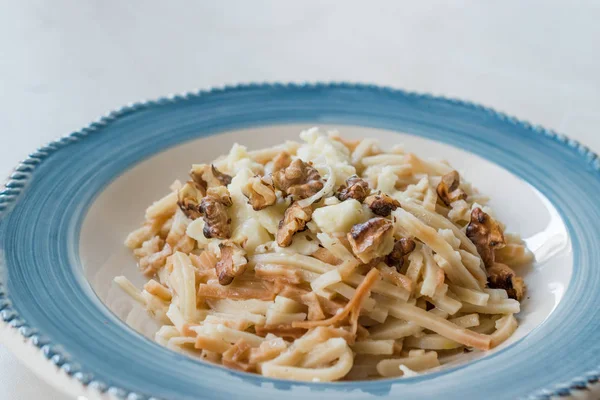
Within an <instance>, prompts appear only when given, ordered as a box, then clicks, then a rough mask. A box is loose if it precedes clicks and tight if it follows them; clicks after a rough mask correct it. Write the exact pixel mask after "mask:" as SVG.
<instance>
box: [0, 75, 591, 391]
mask: <svg viewBox="0 0 600 400" xmlns="http://www.w3.org/2000/svg"><path fill="white" fill-rule="evenodd" d="M319 87H323V88H327V87H332V88H353V89H357V90H370V91H381V92H389V93H399V94H403V95H404V96H409V97H416V98H429V99H436V100H439V101H445V102H448V103H450V104H454V105H459V106H462V107H466V108H469V109H475V110H480V111H483V112H486V113H489V114H491V115H493V116H495V117H496V118H498V119H500V120H502V121H508V122H510V123H512V124H514V125H520V126H522V127H524V128H525V129H527V130H530V131H532V132H534V133H538V134H542V135H545V136H548V137H550V138H552V139H553V140H555V141H557V142H558V143H560V144H562V145H563V146H565V147H567V148H569V149H570V150H571V151H573V152H575V153H577V154H578V155H579V156H580V157H582V158H584V159H585V160H586V161H587V162H588V163H589V164H590V165H592V166H593V168H594V169H596V170H597V171H600V156H598V155H597V154H596V153H594V152H593V151H592V150H591V149H589V148H588V147H587V146H585V145H583V144H581V143H579V142H578V141H576V140H573V139H569V138H568V137H567V136H565V135H563V134H559V133H557V132H555V131H553V130H549V129H546V128H543V127H541V126H539V125H535V126H534V125H532V124H530V123H529V122H527V121H524V120H520V119H517V118H515V117H512V116H509V115H507V114H505V113H502V112H498V111H496V110H494V109H492V108H490V107H486V106H483V105H480V104H476V103H473V102H469V101H465V100H460V99H455V98H448V97H444V96H435V95H432V94H427V93H418V92H412V91H406V90H402V89H396V88H391V87H386V86H378V85H372V84H364V83H348V82H329V83H324V82H315V83H278V82H273V83H240V84H237V85H225V86H222V87H213V88H208V89H197V90H194V91H190V92H185V93H180V94H170V95H168V96H164V97H160V98H157V99H151V100H144V101H139V102H135V103H129V104H127V105H125V106H123V107H121V108H118V109H115V110H113V111H110V112H108V113H107V114H105V115H103V116H101V117H100V118H98V119H97V120H95V121H93V122H91V123H90V124H89V125H88V126H86V127H84V128H82V129H81V130H79V131H76V132H73V133H71V134H68V135H66V136H63V137H60V138H59V139H57V140H54V141H52V142H50V143H49V144H47V145H45V146H42V147H40V148H39V149H38V150H36V151H35V152H33V153H31V154H30V155H29V156H28V157H27V158H26V159H25V160H23V161H21V162H20V163H19V164H18V165H17V166H16V167H15V169H14V170H13V172H12V174H11V175H10V176H9V177H8V179H7V180H6V182H5V183H4V185H3V188H2V190H0V219H2V217H3V216H4V215H5V214H7V213H8V212H9V211H10V209H11V206H12V205H13V204H15V203H16V201H17V199H18V197H19V195H20V194H21V192H22V191H23V189H24V188H25V187H26V186H27V183H28V181H29V178H30V177H31V175H32V173H33V172H34V171H35V169H36V167H37V165H39V164H41V163H42V162H43V161H44V159H45V158H46V157H48V156H49V155H50V154H51V153H53V152H55V151H57V150H59V149H61V148H63V147H65V146H67V145H69V144H71V143H74V142H77V141H79V140H82V139H84V138H85V137H87V136H88V135H90V134H92V133H96V132H98V130H99V129H100V128H102V127H103V126H105V125H108V124H110V123H111V122H112V121H114V120H116V119H118V118H121V117H123V116H125V115H128V114H130V113H133V112H136V111H138V110H142V109H147V108H151V107H158V106H161V105H164V104H170V103H178V102H182V101H185V100H187V99H190V98H196V97H201V96H205V95H210V94H214V93H223V92H232V91H241V90H246V89H252V88H319ZM2 286H3V284H2V280H0V333H1V342H3V343H5V344H7V346H8V347H9V348H10V349H11V350H12V351H13V353H15V354H16V355H17V357H18V358H19V359H20V360H21V361H23V362H24V364H26V365H27V366H28V367H29V368H30V369H32V370H33V371H34V372H35V373H36V374H37V375H39V376H40V377H41V378H42V379H43V380H44V381H46V382H48V383H49V384H50V385H51V386H53V387H55V388H57V389H59V390H61V391H63V392H65V393H66V394H69V395H73V396H85V397H86V398H88V399H92V400H96V399H98V400H106V399H108V398H115V397H116V398H125V397H127V399H128V400H129V399H132V400H133V399H135V400H137V399H145V398H147V397H146V396H144V395H141V394H138V393H135V392H131V391H128V390H124V389H122V388H116V387H111V388H108V390H107V388H106V385H104V383H102V382H98V381H92V380H91V379H87V377H88V376H89V375H88V374H87V373H83V372H81V371H79V368H78V371H75V370H72V371H70V372H66V371H65V370H64V369H63V368H61V365H60V364H62V362H60V361H55V356H57V359H62V355H61V351H60V349H56V348H55V347H54V346H53V345H52V343H51V342H50V341H38V342H37V343H34V341H35V338H39V337H40V336H43V335H39V334H37V333H35V334H34V333H32V332H33V329H35V328H33V329H32V327H29V326H28V325H27V323H26V322H25V321H23V320H22V319H21V318H20V317H19V315H18V313H17V312H16V311H15V310H14V309H13V308H12V307H11V302H10V296H9V295H8V294H6V293H5V292H4V290H3V287H2ZM36 331H37V330H36ZM40 357H42V358H43V359H45V360H42V359H40ZM42 361H43V362H42ZM84 369H85V368H84ZM74 378H75V379H74ZM598 389H600V365H599V366H598V368H597V369H596V370H593V371H588V372H587V373H586V374H585V376H581V377H577V378H574V379H572V380H571V381H570V382H566V383H558V384H556V385H554V386H552V387H548V388H543V389H540V390H538V391H536V392H535V393H531V394H530V395H528V396H527V397H524V398H525V399H528V400H542V399H544V400H545V399H551V398H552V397H560V398H569V397H571V398H573V397H574V396H577V397H580V396H581V395H583V396H585V395H586V394H592V395H593V394H600V390H598ZM586 392H587V393H586ZM149 400H157V399H156V398H153V397H150V398H149Z"/></svg>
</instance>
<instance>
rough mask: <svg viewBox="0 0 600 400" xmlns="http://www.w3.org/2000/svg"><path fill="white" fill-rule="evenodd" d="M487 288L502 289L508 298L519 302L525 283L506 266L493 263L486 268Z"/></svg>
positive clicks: (523, 292) (523, 293)
mask: <svg viewBox="0 0 600 400" xmlns="http://www.w3.org/2000/svg"><path fill="white" fill-rule="evenodd" d="M487 271H488V275H489V276H488V286H489V287H491V288H495V289H504V290H506V293H508V297H510V298H511V299H515V300H518V301H521V299H522V298H523V296H524V295H525V289H526V287H525V283H524V282H523V279H522V278H519V277H517V275H516V274H515V271H513V270H512V269H511V268H510V267H509V266H508V265H506V264H501V263H495V264H494V265H492V266H491V267H490V268H488V270H487Z"/></svg>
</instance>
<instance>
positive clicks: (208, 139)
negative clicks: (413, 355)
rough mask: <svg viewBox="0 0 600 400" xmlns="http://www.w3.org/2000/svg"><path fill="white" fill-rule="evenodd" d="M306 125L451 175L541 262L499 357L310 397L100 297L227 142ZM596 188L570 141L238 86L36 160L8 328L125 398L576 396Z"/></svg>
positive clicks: (350, 98)
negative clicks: (147, 219)
mask: <svg viewBox="0 0 600 400" xmlns="http://www.w3.org/2000/svg"><path fill="white" fill-rule="evenodd" d="M312 125H320V126H326V127H336V128H337V129H339V130H340V131H341V133H342V134H343V135H345V136H349V137H365V136H367V137H377V138H379V139H380V140H382V142H383V143H390V144H396V143H404V145H405V146H406V148H407V149H409V150H411V151H414V152H416V153H418V154H421V155H424V156H431V157H435V158H444V159H447V160H449V161H450V162H451V163H452V164H453V165H455V166H456V167H457V168H458V169H459V170H460V171H461V172H462V174H463V176H465V178H466V179H468V180H470V181H471V182H473V184H474V185H475V186H477V187H479V188H480V189H481V191H482V192H484V193H486V194H489V195H490V197H491V198H492V205H493V206H494V209H495V210H496V213H497V214H498V215H499V218H500V219H501V220H502V221H504V222H506V224H507V225H508V228H509V230H510V231H513V232H518V233H520V234H521V235H522V236H523V237H525V238H526V240H527V243H528V245H529V247H530V248H531V249H532V250H533V251H534V253H535V255H536V259H537V262H536V264H535V265H534V267H533V268H531V270H529V271H525V279H526V281H527V284H528V286H529V288H530V290H529V299H527V300H526V301H525V302H524V303H523V311H522V312H521V313H520V314H519V320H520V327H519V330H518V331H517V332H516V333H515V335H514V337H513V338H511V340H510V341H509V342H508V343H506V344H504V345H503V346H502V347H500V348H498V349H497V350H495V351H494V352H490V353H486V354H482V353H475V354H472V355H470V356H469V359H468V360H466V359H464V360H461V361H459V362H457V363H455V364H452V365H449V366H447V367H446V368H444V369H440V370H438V371H433V372H430V373H427V374H424V375H421V376H418V377H414V378H405V379H396V380H381V381H371V382H350V383H333V384H316V383H313V384H308V383H299V382H289V381H281V380H273V379H266V378H262V377H260V376H255V375H247V374H243V373H238V372H234V371H229V370H226V369H223V368H220V367H215V366H211V365H207V364H204V363H203V362H201V361H198V360H194V359H191V358H188V357H186V356H183V355H180V354H177V353H174V352H171V351H169V350H167V349H164V348H162V347H160V346H159V345H157V344H155V343H153V342H152V341H150V340H148V339H146V338H145V337H144V336H151V334H152V332H153V330H154V329H156V327H155V326H154V325H153V323H152V321H151V320H149V319H148V318H147V317H146V315H145V314H144V313H142V312H140V310H138V309H136V308H135V306H134V305H132V303H131V301H130V300H129V299H127V298H126V297H125V296H124V295H123V294H122V293H121V292H119V291H117V290H115V289H114V287H112V286H111V284H110V282H111V280H112V277H113V276H115V275H118V274H125V275H127V276H129V277H131V278H132V280H134V281H135V282H137V283H140V282H141V277H139V276H138V274H137V272H136V269H135V264H134V261H133V260H132V259H131V256H130V255H129V254H128V252H127V250H125V249H124V248H123V244H122V242H123V238H124V237H125V235H126V233H127V232H128V231H130V230H132V229H133V228H135V227H136V226H138V225H139V223H140V221H141V219H142V217H143V210H144V209H145V207H146V206H147V204H148V203H149V202H151V201H152V200H154V199H156V198H158V197H159V196H160V195H161V194H162V193H164V191H165V190H166V188H167V187H168V185H169V183H170V182H171V181H172V180H173V179H174V178H184V177H185V174H186V171H187V170H188V168H189V165H190V164H191V163H194V162H202V161H207V160H210V159H213V158H215V156H216V155H218V154H221V153H224V152H225V151H226V150H227V149H228V148H229V147H230V146H231V144H232V143H233V142H234V141H237V142H240V143H243V144H247V145H248V146H249V147H251V148H259V147H265V146H269V145H272V144H274V143H279V142H282V141H283V140H285V139H288V138H292V137H293V136H294V135H297V133H298V132H299V131H300V130H301V129H303V128H306V127H309V126H312ZM599 178H600V164H599V162H598V160H597V157H596V155H594V154H593V153H591V152H590V151H588V150H587V149H586V148H584V147H582V146H581V145H579V144H578V143H575V142H572V141H568V140H567V139H565V138H564V137H562V136H559V135H556V134H554V133H552V132H548V131H546V130H543V129H541V128H537V127H532V126H530V125H528V124H526V123H523V122H520V121H517V120H515V119H513V118H509V117H506V116H505V115H502V114H498V113H496V112H494V111H493V110H490V109H487V108H483V107H480V106H476V105H472V104H469V103H464V102H460V101H454V100H447V99H442V98H436V97H431V96H426V95H425V96H424V95H418V94H413V93H407V92H404V91H398V90H392V89H385V88H378V87H374V86H362V85H350V84H316V85H247V86H237V87H232V88H226V89H222V90H213V91H210V92H200V93H197V94H190V95H185V96H175V97H172V98H165V99H161V100H158V101H154V102H148V103H140V104H134V105H131V106H128V107H126V108H124V109H121V110H119V111H116V112H114V113H111V114H109V115H108V116H106V117H104V118H102V119H100V120H99V121H97V122H95V123H93V124H91V125H90V126H89V127H87V128H85V129H83V130H81V131H79V132H76V133H74V134H72V135H70V136H68V137H65V138H63V139H61V140H59V141H57V142H54V143H52V144H50V145H49V146H47V147H45V148H42V149H40V150H38V151H37V152H35V153H33V154H31V156H30V157H29V158H28V159H27V160H25V161H24V162H23V163H22V164H20V165H19V166H18V167H17V168H16V170H15V172H14V174H13V175H12V176H11V178H10V180H9V181H8V182H7V184H6V187H5V188H4V190H3V191H2V192H1V193H0V217H1V220H0V269H1V271H2V274H1V275H0V279H1V288H0V309H1V310H2V311H1V312H0V316H1V318H2V320H3V321H4V322H5V323H6V325H8V326H10V327H12V328H15V329H18V331H19V333H20V334H21V335H23V336H24V337H26V338H28V339H27V340H28V346H30V347H31V346H37V347H39V348H41V350H42V352H41V353H42V354H43V355H44V356H45V357H46V358H48V359H49V360H50V361H39V362H45V363H48V362H51V363H53V364H55V365H56V366H58V367H59V368H60V370H61V371H62V372H63V373H66V374H68V375H72V376H73V379H74V380H77V381H80V382H81V383H83V384H84V385H87V386H90V387H92V388H93V390H98V391H100V392H108V393H110V394H113V395H117V396H119V397H128V398H131V399H138V398H140V399H145V398H149V397H153V398H163V399H196V398H207V399H218V398H229V397H231V396H240V395H241V394H243V395H244V396H245V398H249V399H254V398H256V399H270V398H273V399H276V398H277V399H279V398H282V397H285V398H286V399H302V398H306V397H307V396H309V395H311V393H313V392H314V395H316V396H320V397H326V398H331V399H342V398H344V399H352V398H368V397H372V398H376V397H386V396H388V397H394V398H396V397H398V398H407V399H420V398H445V399H465V398H490V399H513V398H540V399H542V398H549V397H550V396H552V395H568V394H570V393H571V392H572V391H573V390H585V388H586V387H587V386H588V385H589V384H590V383H592V382H594V381H597V380H598V375H599V371H598V368H599V365H600V340H599V339H600V306H598V304H600V291H599V290H598V288H600V268H597V266H598V265H599V264H600V252H599V250H598V246H597V243H599V242H600V230H599V229H598V228H597V224H596V222H595V221H597V220H599V219H600V205H599V204H598V202H597V201H596V199H597V198H598V197H600V179H599ZM132 328H133V329H132ZM40 358H41V357H40Z"/></svg>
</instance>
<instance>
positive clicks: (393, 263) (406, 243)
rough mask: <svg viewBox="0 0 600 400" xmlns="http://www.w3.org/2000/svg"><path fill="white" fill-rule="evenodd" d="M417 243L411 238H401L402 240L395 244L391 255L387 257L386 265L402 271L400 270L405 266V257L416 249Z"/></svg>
mask: <svg viewBox="0 0 600 400" xmlns="http://www.w3.org/2000/svg"><path fill="white" fill-rule="evenodd" d="M416 245H417V244H416V243H415V241H414V240H412V239H411V238H405V237H403V238H400V240H398V241H396V243H394V248H393V250H392V252H391V253H390V254H388V255H387V256H386V257H385V263H386V264H387V265H389V266H390V267H396V270H398V271H400V268H401V267H402V265H403V264H404V256H407V255H409V254H410V253H411V252H412V251H413V250H414V249H415V247H416Z"/></svg>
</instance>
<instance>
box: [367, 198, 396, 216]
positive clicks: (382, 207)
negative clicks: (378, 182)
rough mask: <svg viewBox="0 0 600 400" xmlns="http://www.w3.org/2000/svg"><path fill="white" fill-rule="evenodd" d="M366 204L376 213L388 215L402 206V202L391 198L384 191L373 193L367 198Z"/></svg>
mask: <svg viewBox="0 0 600 400" xmlns="http://www.w3.org/2000/svg"><path fill="white" fill-rule="evenodd" d="M365 204H366V205H367V206H369V208H370V209H371V211H373V213H374V214H376V215H379V216H382V217H387V216H388V215H390V214H391V213H392V211H394V210H395V209H396V208H398V207H400V202H399V201H398V200H396V199H394V198H391V197H390V196H388V195H387V194H385V193H383V192H379V193H377V194H372V195H370V196H368V197H367V198H366V199H365Z"/></svg>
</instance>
